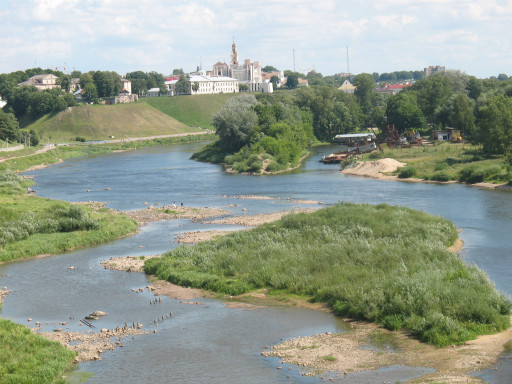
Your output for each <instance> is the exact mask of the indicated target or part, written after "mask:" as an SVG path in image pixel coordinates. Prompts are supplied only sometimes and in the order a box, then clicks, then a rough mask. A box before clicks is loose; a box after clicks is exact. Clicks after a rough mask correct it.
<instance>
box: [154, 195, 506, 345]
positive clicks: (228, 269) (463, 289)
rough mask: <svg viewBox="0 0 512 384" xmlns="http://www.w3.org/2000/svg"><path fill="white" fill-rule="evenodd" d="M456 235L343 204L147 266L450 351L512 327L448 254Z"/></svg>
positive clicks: (419, 219)
mask: <svg viewBox="0 0 512 384" xmlns="http://www.w3.org/2000/svg"><path fill="white" fill-rule="evenodd" d="M457 236H458V235H457V231H456V228H455V227H454V225H453V224H452V223H451V222H449V221H448V220H446V219H444V218H441V217H438V216H432V215H429V214H426V213H424V212H419V211H415V210H412V209H408V208H404V207H392V206H388V205H385V204H381V205H377V206H371V205H366V204H363V205H357V204H349V203H343V204H338V205H336V206H333V207H329V208H326V209H322V210H319V211H317V212H315V213H312V214H305V213H299V214H290V215H287V216H285V217H284V218H283V219H282V220H280V221H278V222H274V223H269V224H265V225H262V226H260V227H257V228H255V229H253V230H251V231H244V232H239V233H233V234H229V235H226V236H225V237H222V238H219V239H215V240H212V241H209V242H205V243H200V244H197V245H196V246H182V247H178V248H176V249H174V250H172V251H170V252H168V253H166V254H165V255H164V257H163V258H161V259H151V260H147V261H146V263H145V271H146V272H147V273H150V274H155V275H157V276H158V277H160V278H163V279H166V280H169V281H171V282H173V283H176V284H180V285H185V286H193V287H198V288H203V289H208V290H213V291H217V292H220V293H224V294H228V295H236V294H240V293H244V292H248V291H250V290H254V289H259V288H270V289H272V290H281V291H284V292H287V293H290V294H298V295H305V296H307V297H309V298H310V299H311V300H313V301H321V302H327V303H329V304H330V305H331V306H332V308H333V309H334V311H335V313H336V314H338V315H343V316H350V317H353V318H359V319H366V320H369V321H373V322H377V323H380V324H383V325H384V326H386V327H388V328H390V329H405V330H408V331H409V332H411V333H412V334H414V335H416V336H417V337H419V338H420V339H421V340H423V341H426V342H429V343H432V344H434V345H438V346H442V345H448V344H451V343H462V342H464V341H466V340H469V339H472V338H474V337H476V336H477V335H479V334H483V333H492V332H495V331H499V330H502V329H505V328H506V327H508V326H509V315H510V307H511V303H510V301H509V300H508V299H507V298H506V297H505V296H504V295H502V294H500V293H498V292H497V291H496V290H495V288H494V287H493V285H492V283H491V282H490V281H489V279H488V277H487V276H486V275H485V273H483V272H482V271H480V270H479V269H478V268H477V267H476V266H474V265H467V264H465V263H464V262H463V261H462V260H460V258H459V257H458V255H456V254H454V253H451V252H449V251H448V250H447V249H446V248H447V247H448V246H450V245H452V244H453V243H454V242H455V240H456V239H457Z"/></svg>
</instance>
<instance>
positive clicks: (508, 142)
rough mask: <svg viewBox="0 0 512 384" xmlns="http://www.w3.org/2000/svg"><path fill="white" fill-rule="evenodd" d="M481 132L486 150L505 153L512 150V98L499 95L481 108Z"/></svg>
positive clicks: (481, 138) (496, 153)
mask: <svg viewBox="0 0 512 384" xmlns="http://www.w3.org/2000/svg"><path fill="white" fill-rule="evenodd" d="M479 116H480V119H479V128H480V131H479V132H478V133H479V134H478V135H476V136H477V137H476V139H477V140H478V139H479V140H481V142H483V144H484V148H483V149H484V152H486V153H489V154H494V155H504V154H507V153H510V152H512V99H511V98H509V97H507V96H503V95H499V96H495V97H493V98H491V99H490V100H489V102H488V103H487V105H485V106H483V107H481V108H480V109H479Z"/></svg>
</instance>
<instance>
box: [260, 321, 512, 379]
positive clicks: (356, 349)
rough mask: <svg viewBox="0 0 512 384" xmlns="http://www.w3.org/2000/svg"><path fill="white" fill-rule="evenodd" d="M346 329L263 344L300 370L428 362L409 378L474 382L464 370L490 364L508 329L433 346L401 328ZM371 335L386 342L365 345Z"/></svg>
mask: <svg viewBox="0 0 512 384" xmlns="http://www.w3.org/2000/svg"><path fill="white" fill-rule="evenodd" d="M350 325H351V330H350V331H348V332H347V333H333V334H331V333H330V332H328V333H326V334H321V335H314V336H311V337H298V338H294V339H290V340H287V341H285V342H284V343H281V344H278V345H276V346H273V347H271V348H270V349H265V350H264V351H263V352H262V355H264V356H274V357H278V358H280V359H281V363H289V364H294V365H297V366H299V367H301V368H302V369H303V370H304V371H303V373H304V374H305V375H309V374H312V373H313V372H315V373H317V372H318V371H324V372H325V371H329V372H338V373H339V374H340V375H342V374H344V373H352V372H360V371H368V370H375V369H378V368H382V367H387V366H392V365H406V366H410V367H428V368H433V369H435V370H436V372H434V373H431V374H427V375H424V376H423V377H421V378H420V379H415V380H414V382H415V383H432V382H442V383H460V382H464V383H480V382H481V381H480V380H479V379H478V378H476V377H473V376H471V375H470V374H469V373H470V372H471V371H475V370H478V369H483V368H488V367H491V366H492V365H493V364H495V363H496V361H497V359H498V357H499V356H500V355H501V354H502V353H503V351H504V348H505V347H504V346H505V344H506V343H507V342H508V341H509V340H510V339H511V338H512V329H508V330H507V331H504V332H501V333H498V334H494V335H485V336H480V337H478V338H477V339H476V340H472V341H468V342H466V343H464V344H463V345H460V346H450V347H445V348H435V347H433V346H431V345H428V344H424V343H421V342H419V341H418V340H415V339H413V338H411V337H410V335H408V334H406V333H404V332H391V331H388V330H385V329H383V328H380V327H378V326H377V325H375V324H371V323H365V322H357V321H352V322H350ZM372 340H381V341H382V340H384V341H385V343H384V344H386V346H382V345H381V346H380V347H377V348H368V343H370V344H371V343H372Z"/></svg>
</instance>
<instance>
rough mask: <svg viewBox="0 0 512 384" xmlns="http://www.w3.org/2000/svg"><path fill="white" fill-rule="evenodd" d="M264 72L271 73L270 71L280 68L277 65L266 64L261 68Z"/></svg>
mask: <svg viewBox="0 0 512 384" xmlns="http://www.w3.org/2000/svg"><path fill="white" fill-rule="evenodd" d="M261 70H262V71H263V72H266V73H270V72H277V71H278V69H277V68H276V67H273V66H271V65H266V66H264V67H263V68H262V69H261Z"/></svg>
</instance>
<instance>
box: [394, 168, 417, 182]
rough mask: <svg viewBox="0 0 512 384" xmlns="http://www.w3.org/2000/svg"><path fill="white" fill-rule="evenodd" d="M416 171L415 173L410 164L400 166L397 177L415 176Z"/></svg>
mask: <svg viewBox="0 0 512 384" xmlns="http://www.w3.org/2000/svg"><path fill="white" fill-rule="evenodd" d="M416 173H417V170H416V168H414V167H411V166H408V167H403V168H400V170H399V171H398V177H399V178H400V179H407V178H409V177H414V176H416Z"/></svg>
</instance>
